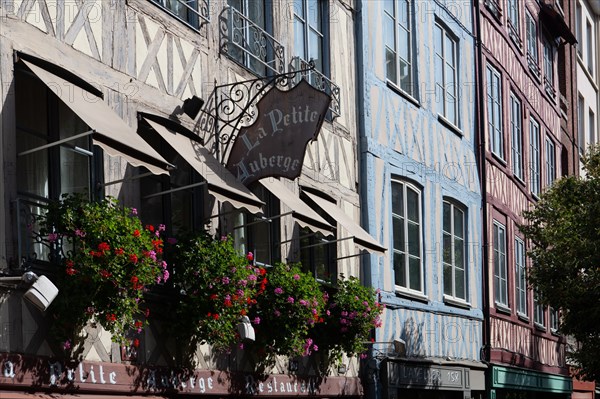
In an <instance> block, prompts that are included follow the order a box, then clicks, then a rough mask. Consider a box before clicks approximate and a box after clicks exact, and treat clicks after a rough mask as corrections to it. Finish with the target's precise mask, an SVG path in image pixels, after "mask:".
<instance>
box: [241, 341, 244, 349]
mask: <svg viewBox="0 0 600 399" xmlns="http://www.w3.org/2000/svg"><path fill="white" fill-rule="evenodd" d="M240 349H242V350H243V349H244V343H243V342H242V343H240Z"/></svg>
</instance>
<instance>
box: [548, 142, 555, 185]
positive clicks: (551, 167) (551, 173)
mask: <svg viewBox="0 0 600 399" xmlns="http://www.w3.org/2000/svg"><path fill="white" fill-rule="evenodd" d="M555 180H556V146H555V145H554V141H552V140H551V139H550V138H546V186H547V187H550V186H551V185H552V183H554V181H555Z"/></svg>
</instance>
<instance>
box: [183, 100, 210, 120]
mask: <svg viewBox="0 0 600 399" xmlns="http://www.w3.org/2000/svg"><path fill="white" fill-rule="evenodd" d="M203 105H204V100H203V99H201V98H200V97H197V96H191V97H190V98H188V99H186V100H185V101H184V102H183V106H182V107H181V111H182V112H183V113H185V114H186V115H187V116H189V117H190V118H191V119H196V116H198V112H200V109H201V108H202V106H203Z"/></svg>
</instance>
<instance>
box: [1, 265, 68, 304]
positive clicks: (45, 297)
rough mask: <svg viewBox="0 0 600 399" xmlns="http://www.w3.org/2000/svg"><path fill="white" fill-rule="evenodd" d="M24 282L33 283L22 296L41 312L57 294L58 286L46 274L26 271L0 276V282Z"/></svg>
mask: <svg viewBox="0 0 600 399" xmlns="http://www.w3.org/2000/svg"><path fill="white" fill-rule="evenodd" d="M21 282H25V283H27V284H32V283H33V285H32V286H31V287H30V288H29V289H28V290H27V291H26V292H25V294H24V295H23V297H24V298H25V299H27V300H28V301H29V302H31V303H32V304H33V305H34V306H35V307H36V308H38V309H39V310H41V311H42V312H44V311H46V309H48V306H50V304H51V303H52V301H53V300H54V298H56V296H57V295H58V288H56V286H55V285H54V284H52V281H50V279H48V277H46V276H39V277H38V276H37V275H36V274H35V273H33V272H26V273H24V274H23V275H22V276H14V277H0V283H12V284H18V283H21Z"/></svg>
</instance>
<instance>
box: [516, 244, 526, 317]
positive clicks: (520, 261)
mask: <svg viewBox="0 0 600 399" xmlns="http://www.w3.org/2000/svg"><path fill="white" fill-rule="evenodd" d="M526 277H527V269H526V263H525V243H524V242H523V240H521V239H520V238H518V237H517V238H515V280H516V281H515V287H516V295H515V296H516V299H517V313H519V314H521V315H523V316H527V280H526Z"/></svg>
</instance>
